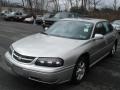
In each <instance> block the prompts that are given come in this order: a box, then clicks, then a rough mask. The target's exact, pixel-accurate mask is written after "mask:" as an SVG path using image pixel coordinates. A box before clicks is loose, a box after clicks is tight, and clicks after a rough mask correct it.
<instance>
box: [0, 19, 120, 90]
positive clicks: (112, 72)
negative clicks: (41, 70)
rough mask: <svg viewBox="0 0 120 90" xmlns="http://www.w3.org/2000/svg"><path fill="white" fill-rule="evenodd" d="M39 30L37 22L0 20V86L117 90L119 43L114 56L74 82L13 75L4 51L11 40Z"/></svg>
mask: <svg viewBox="0 0 120 90" xmlns="http://www.w3.org/2000/svg"><path fill="white" fill-rule="evenodd" d="M42 30H43V28H42V27H41V26H37V25H32V24H25V23H17V22H5V21H0V90H48V89H49V90H120V54H119V53H120V44H119V45H118V50H117V53H116V55H115V56H114V57H107V58H105V59H103V60H102V61H101V62H99V63H97V64H96V65H95V66H93V67H92V68H91V69H90V71H89V72H88V75H87V78H86V79H85V80H83V81H82V82H81V83H80V84H78V85H71V84H69V83H65V84H61V85H47V84H42V83H38V82H35V81H31V80H28V79H25V78H22V77H17V76H15V75H14V73H12V71H11V69H10V68H8V67H7V65H6V64H5V62H4V53H5V52H6V51H7V50H8V48H9V45H10V44H11V43H13V42H14V41H16V40H19V39H21V38H23V37H26V36H28V35H31V34H35V33H39V32H40V31H42Z"/></svg>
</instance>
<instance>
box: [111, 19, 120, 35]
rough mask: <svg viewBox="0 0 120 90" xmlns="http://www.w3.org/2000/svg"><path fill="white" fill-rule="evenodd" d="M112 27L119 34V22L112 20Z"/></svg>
mask: <svg viewBox="0 0 120 90" xmlns="http://www.w3.org/2000/svg"><path fill="white" fill-rule="evenodd" d="M112 25H113V27H114V28H115V29H116V30H117V31H118V32H119V33H120V20H114V21H113V22H112Z"/></svg>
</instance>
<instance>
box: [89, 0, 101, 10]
mask: <svg viewBox="0 0 120 90" xmlns="http://www.w3.org/2000/svg"><path fill="white" fill-rule="evenodd" d="M89 1H90V4H91V6H93V9H94V10H96V8H97V6H98V5H100V4H101V0H89Z"/></svg>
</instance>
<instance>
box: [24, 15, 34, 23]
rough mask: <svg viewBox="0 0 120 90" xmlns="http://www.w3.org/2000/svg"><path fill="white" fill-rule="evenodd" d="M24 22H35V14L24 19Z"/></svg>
mask: <svg viewBox="0 0 120 90" xmlns="http://www.w3.org/2000/svg"><path fill="white" fill-rule="evenodd" d="M24 22H27V23H33V22H34V18H33V16H31V17H29V18H25V19H24Z"/></svg>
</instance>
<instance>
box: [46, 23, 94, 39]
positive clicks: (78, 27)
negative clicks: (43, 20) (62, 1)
mask: <svg viewBox="0 0 120 90" xmlns="http://www.w3.org/2000/svg"><path fill="white" fill-rule="evenodd" d="M93 25H94V24H93V23H89V22H83V21H59V22H56V23H55V24H54V25H53V26H51V27H50V28H49V29H48V30H47V31H46V32H45V33H46V34H48V35H52V36H58V37H65V38H72V39H81V40H86V39H89V38H90V35H91V31H92V28H93Z"/></svg>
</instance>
